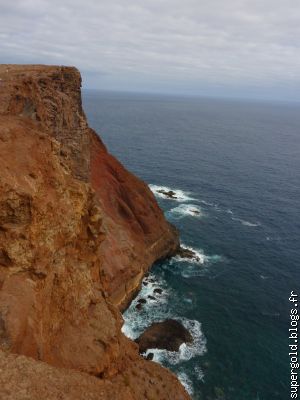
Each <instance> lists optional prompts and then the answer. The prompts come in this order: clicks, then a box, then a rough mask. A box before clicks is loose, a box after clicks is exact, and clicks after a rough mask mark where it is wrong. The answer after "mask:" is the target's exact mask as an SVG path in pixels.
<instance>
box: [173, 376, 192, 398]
mask: <svg viewBox="0 0 300 400" xmlns="http://www.w3.org/2000/svg"><path fill="white" fill-rule="evenodd" d="M177 376H178V379H179V380H180V382H181V383H182V385H183V386H184V388H185V390H186V391H187V392H188V394H189V395H190V396H191V395H192V394H193V393H194V388H193V383H192V381H191V379H190V378H189V377H188V376H187V374H186V373H185V372H179V373H178V374H177Z"/></svg>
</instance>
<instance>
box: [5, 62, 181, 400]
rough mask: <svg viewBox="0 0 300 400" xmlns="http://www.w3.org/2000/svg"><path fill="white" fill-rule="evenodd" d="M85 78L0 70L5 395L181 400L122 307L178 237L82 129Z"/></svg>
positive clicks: (53, 70) (66, 71)
mask: <svg viewBox="0 0 300 400" xmlns="http://www.w3.org/2000/svg"><path fill="white" fill-rule="evenodd" d="M80 82H81V79H80V74H79V72H78V71H77V70H76V69H75V68H67V67H45V66H26V67H24V66H23V67H22V66H11V65H4V66H0V163H1V168H0V369H1V374H0V382H1V384H0V397H1V398H2V397H4V398H8V399H9V398H11V399H21V398H22V399H25V398H30V399H38V398H49V399H50V398H65V399H68V398H73V399H83V398H85V399H87V398H90V399H93V398H99V399H105V398H110V399H136V400H137V399H171V398H172V399H187V398H188V396H187V394H186V393H185V391H184V389H183V388H182V386H181V385H180V384H179V382H178V381H177V379H176V378H175V377H174V376H173V375H172V374H171V373H170V372H168V371H167V370H165V369H163V368H161V367H159V366H158V365H156V364H154V363H152V362H148V361H145V360H143V359H141V358H140V357H139V355H138V349H137V345H136V344H134V343H133V342H131V341H130V340H129V339H127V338H126V337H124V336H123V334H122V333H121V326H122V316H121V314H120V311H119V309H122V308H123V307H125V306H126V304H128V302H129V301H130V300H131V298H132V296H133V295H134V293H135V291H136V290H138V288H139V286H140V282H141V279H142V277H143V275H144V273H145V271H146V270H147V269H148V268H149V267H150V266H151V263H153V262H154V261H155V260H156V259H158V258H161V257H165V256H168V255H171V254H173V253H174V252H175V251H176V249H177V248H178V235H177V232H176V231H175V230H174V228H172V227H171V226H170V225H169V224H168V223H167V222H166V221H165V220H164V217H163V214H162V212H161V210H160V209H159V207H158V205H157V204H156V201H155V199H154V197H153V195H152V193H151V192H150V191H149V189H148V188H147V186H146V185H145V184H144V183H143V182H141V181H139V180H138V179H137V178H136V177H134V176H133V175H131V174H130V173H129V172H128V171H126V169H125V168H124V167H123V166H122V165H121V164H120V163H119V162H118V161H117V160H116V159H114V158H113V157H112V156H111V155H110V154H109V153H108V152H107V150H106V149H105V147H104V145H103V144H102V143H101V141H100V139H99V138H98V137H97V136H96V134H95V133H94V132H93V131H92V130H91V129H90V128H89V127H88V125H87V122H86V119H85V116H84V113H83V111H82V107H81V97H80ZM14 354H19V355H23V356H17V355H14ZM24 356H27V357H30V358H27V357H24ZM74 370H77V371H79V372H76V371H74ZM3 371H4V372H3ZM20 371H22V373H20ZM90 375H93V377H92V376H90ZM79 384H80V389H78V390H77V389H76V388H78V387H79ZM81 385H82V386H81ZM54 386H55V390H54V392H51V391H53V387H54ZM22 396H23V397H22ZM51 396H52V397H51ZM55 396H56V397H55ZM97 396H98V397H97Z"/></svg>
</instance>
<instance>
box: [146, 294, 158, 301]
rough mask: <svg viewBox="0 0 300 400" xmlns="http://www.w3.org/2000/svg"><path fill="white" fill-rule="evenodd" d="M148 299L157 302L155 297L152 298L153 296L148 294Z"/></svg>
mask: <svg viewBox="0 0 300 400" xmlns="http://www.w3.org/2000/svg"><path fill="white" fill-rule="evenodd" d="M147 297H148V299H150V300H156V298H155V297H154V296H151V294H148V296H147Z"/></svg>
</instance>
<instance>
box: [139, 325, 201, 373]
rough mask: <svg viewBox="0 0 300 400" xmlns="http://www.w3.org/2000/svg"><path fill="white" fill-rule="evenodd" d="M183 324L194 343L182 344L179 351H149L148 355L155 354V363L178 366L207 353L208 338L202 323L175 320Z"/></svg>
mask: <svg viewBox="0 0 300 400" xmlns="http://www.w3.org/2000/svg"><path fill="white" fill-rule="evenodd" d="M173 319H177V320H178V321H179V322H181V323H182V324H183V325H184V327H185V328H186V329H187V330H188V331H189V332H190V334H191V335H192V337H193V342H192V343H182V345H181V346H180V347H179V351H169V350H162V349H148V350H147V351H146V353H145V354H146V355H148V354H149V353H153V361H156V362H158V363H160V364H164V363H166V362H167V363H169V364H172V365H176V364H178V363H180V362H182V361H188V360H190V359H191V358H193V357H195V356H201V355H203V354H204V353H206V351H207V348H206V338H205V336H204V334H203V332H202V329H201V323H200V322H199V321H196V320H190V319H187V318H182V319H179V318H174V317H173Z"/></svg>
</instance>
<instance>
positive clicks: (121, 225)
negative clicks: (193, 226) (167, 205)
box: [90, 131, 179, 308]
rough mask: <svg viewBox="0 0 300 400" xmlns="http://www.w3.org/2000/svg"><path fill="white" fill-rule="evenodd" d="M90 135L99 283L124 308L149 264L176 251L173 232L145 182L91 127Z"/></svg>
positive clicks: (176, 246)
mask: <svg viewBox="0 0 300 400" xmlns="http://www.w3.org/2000/svg"><path fill="white" fill-rule="evenodd" d="M90 134H91V162H90V169H91V184H92V187H93V188H94V189H95V192H96V195H97V197H98V198H99V200H100V202H101V208H102V210H103V211H104V213H105V215H106V218H105V220H104V221H103V230H104V231H105V233H106V242H107V243H108V245H106V246H105V245H103V246H101V255H102V257H101V258H102V260H103V264H102V268H101V273H102V276H103V284H104V286H105V289H106V290H107V292H108V294H109V296H110V299H111V301H112V302H113V303H114V304H115V305H117V306H119V307H120V308H124V306H126V305H127V303H128V301H130V299H131V298H132V296H133V295H134V293H135V292H136V290H138V288H139V285H140V282H141V278H142V277H143V275H144V273H145V272H146V271H147V270H148V269H149V267H150V266H151V265H152V264H153V263H154V262H155V261H156V260H158V259H160V258H163V257H167V256H170V255H172V254H173V253H175V251H176V250H177V248H178V244H179V243H178V233H177V231H176V230H175V228H174V227H173V226H171V225H170V224H169V223H168V222H167V221H166V220H165V218H164V215H163V213H162V211H161V209H160V208H159V207H158V205H157V202H156V200H155V198H154V196H153V194H152V192H151V191H150V190H149V188H148V186H147V185H146V184H145V183H144V182H142V181H141V180H140V179H138V178H137V177H135V176H134V175H133V174H131V173H129V172H128V171H127V170H126V169H125V168H124V167H123V166H122V165H121V164H120V163H119V161H118V160H116V159H115V158H114V157H113V156H112V155H111V154H109V153H108V152H107V150H106V149H105V147H104V145H103V144H102V143H101V141H100V139H99V138H98V137H97V135H96V134H95V133H94V132H92V131H91V132H90Z"/></svg>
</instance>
